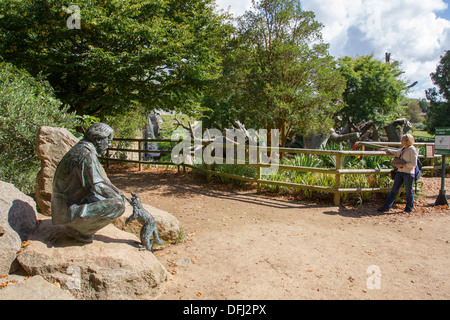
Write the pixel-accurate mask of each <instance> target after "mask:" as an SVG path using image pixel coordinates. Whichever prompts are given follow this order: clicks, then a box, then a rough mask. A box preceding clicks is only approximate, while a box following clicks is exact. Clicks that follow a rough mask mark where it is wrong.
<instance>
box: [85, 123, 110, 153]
mask: <svg viewBox="0 0 450 320" xmlns="http://www.w3.org/2000/svg"><path fill="white" fill-rule="evenodd" d="M113 132H114V130H113V129H112V128H111V127H110V126H108V125H107V124H106V123H101V122H99V123H94V124H93V125H92V126H90V127H89V128H88V129H87V130H86V132H85V133H84V138H85V139H87V140H89V141H90V142H92V143H93V144H94V146H95V149H96V150H97V153H98V154H104V153H105V152H106V150H107V149H108V148H109V147H111V141H112V139H113Z"/></svg>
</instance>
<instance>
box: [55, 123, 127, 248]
mask: <svg viewBox="0 0 450 320" xmlns="http://www.w3.org/2000/svg"><path fill="white" fill-rule="evenodd" d="M112 139H113V129H112V128H111V127H110V126H108V125H107V124H104V123H95V124H93V125H92V126H90V127H89V128H88V129H87V131H86V133H85V135H84V139H82V140H81V141H80V142H78V143H77V144H76V145H74V146H73V147H72V148H71V149H70V150H69V151H68V152H67V153H66V154H65V155H64V157H63V158H62V159H61V162H60V163H59V165H58V167H57V168H56V171H55V175H54V178H53V193H52V202H51V210H52V223H53V224H56V225H61V224H62V225H65V226H66V232H67V234H68V235H69V236H71V237H72V238H74V239H76V240H78V241H80V242H84V243H90V242H92V240H93V236H94V234H95V233H96V232H97V231H98V230H100V229H102V228H103V227H105V226H106V225H108V224H109V223H111V222H112V221H114V220H115V219H117V218H118V217H120V216H121V215H122V214H123V212H124V211H125V198H124V195H123V193H122V192H121V191H120V190H119V189H118V188H116V187H115V186H114V185H113V184H112V183H111V182H110V181H109V180H108V179H107V178H106V176H104V174H103V173H102V172H104V171H102V169H101V167H100V163H99V161H98V158H97V155H98V154H104V153H105V152H106V150H107V149H108V148H109V147H110V146H111V141H112Z"/></svg>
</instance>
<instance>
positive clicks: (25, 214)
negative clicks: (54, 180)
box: [0, 181, 37, 275]
mask: <svg viewBox="0 0 450 320" xmlns="http://www.w3.org/2000/svg"><path fill="white" fill-rule="evenodd" d="M36 226H37V214H36V203H35V202H34V200H33V198H31V197H29V196H27V195H25V194H24V193H22V192H21V191H20V190H18V189H17V188H16V187H14V185H12V184H10V183H7V182H3V181H0V275H5V274H8V273H9V271H10V269H11V264H12V262H13V261H14V260H15V259H16V253H17V251H18V250H19V249H20V247H21V245H22V241H24V240H26V239H27V238H28V237H29V236H30V235H31V234H33V232H34V231H35V229H36Z"/></svg>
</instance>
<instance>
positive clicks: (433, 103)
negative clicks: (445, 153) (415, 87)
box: [425, 50, 450, 134]
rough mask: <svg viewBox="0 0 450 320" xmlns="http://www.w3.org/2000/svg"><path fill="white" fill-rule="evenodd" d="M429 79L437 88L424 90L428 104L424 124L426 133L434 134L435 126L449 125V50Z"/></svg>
mask: <svg viewBox="0 0 450 320" xmlns="http://www.w3.org/2000/svg"><path fill="white" fill-rule="evenodd" d="M431 80H432V81H433V83H434V84H435V85H436V86H437V87H438V88H436V87H434V88H431V89H428V90H426V96H427V99H428V101H430V105H429V107H428V113H427V119H426V121H425V126H426V130H427V132H428V133H430V134H434V133H435V131H436V127H450V116H449V115H450V50H448V51H446V52H445V54H444V55H443V56H442V57H441V61H440V63H439V65H438V66H437V68H436V72H433V73H432V74H431Z"/></svg>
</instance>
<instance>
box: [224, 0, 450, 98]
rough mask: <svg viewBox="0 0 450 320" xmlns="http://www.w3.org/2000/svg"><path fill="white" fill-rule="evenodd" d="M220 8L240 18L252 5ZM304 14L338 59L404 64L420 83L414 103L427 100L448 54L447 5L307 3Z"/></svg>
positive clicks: (235, 1)
mask: <svg viewBox="0 0 450 320" xmlns="http://www.w3.org/2000/svg"><path fill="white" fill-rule="evenodd" d="M217 4H218V5H219V7H221V8H225V9H226V8H227V7H228V6H230V11H231V12H232V13H234V14H235V15H241V14H243V13H244V12H245V10H248V9H250V7H251V0H217ZM302 5H303V7H304V9H305V10H311V11H314V13H315V14H316V19H317V20H319V21H320V22H322V23H323V24H324V25H325V27H324V29H323V30H322V34H323V37H324V41H325V42H327V43H329V44H330V53H331V54H332V55H334V56H335V57H341V56H346V55H348V56H353V57H355V56H360V55H365V54H371V53H373V54H374V56H375V58H377V59H384V54H385V52H390V53H392V58H393V59H394V60H397V61H400V62H401V66H402V69H403V70H404V71H405V78H406V79H408V81H409V82H411V83H412V82H414V81H419V85H417V86H416V87H415V88H414V89H413V90H414V92H411V94H410V96H411V97H416V98H423V97H425V94H424V90H425V89H428V88H431V87H432V86H433V84H432V82H431V79H430V73H432V72H434V71H435V70H436V66H437V65H438V63H439V60H440V56H441V55H443V54H444V52H445V50H449V49H450V21H449V20H445V19H442V18H438V17H437V16H436V13H437V12H439V11H441V10H445V9H446V8H447V6H448V5H447V4H446V3H445V2H444V1H443V0H425V1H424V0H303V2H302Z"/></svg>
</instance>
